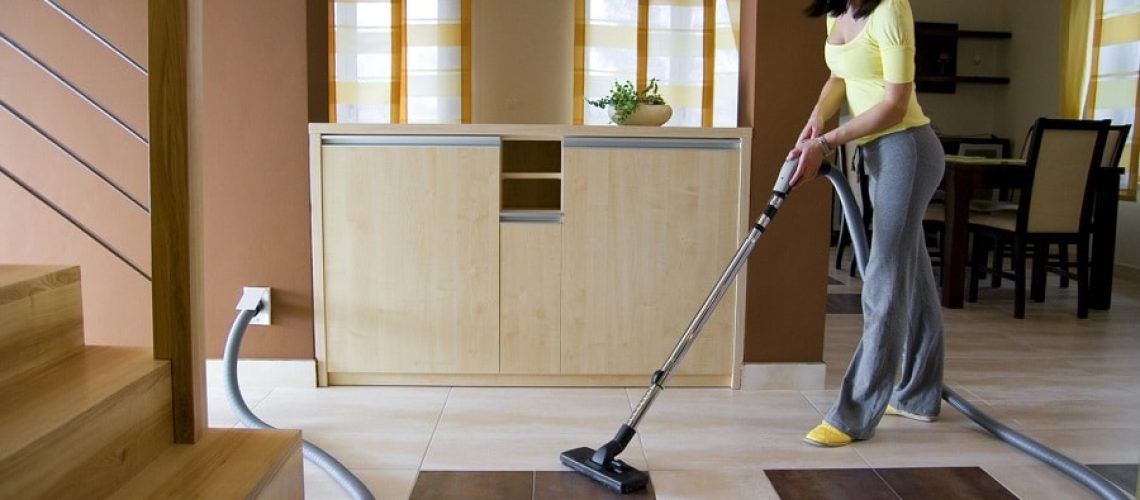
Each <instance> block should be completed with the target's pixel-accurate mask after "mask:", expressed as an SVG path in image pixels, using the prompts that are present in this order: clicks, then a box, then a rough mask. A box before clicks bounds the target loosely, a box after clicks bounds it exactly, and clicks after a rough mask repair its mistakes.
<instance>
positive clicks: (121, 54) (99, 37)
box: [44, 0, 147, 76]
mask: <svg viewBox="0 0 1140 500" xmlns="http://www.w3.org/2000/svg"><path fill="white" fill-rule="evenodd" d="M44 3H46V4H48V5H49V6H51V8H53V9H55V11H56V12H59V14H60V15H61V16H63V17H65V18H67V20H68V21H71V23H72V24H74V25H76V26H77V27H79V29H81V30H83V32H84V33H87V34H88V35H90V36H91V38H94V39H96V40H98V41H99V43H101V44H102V45H103V46H104V47H107V49H108V50H110V51H111V52H114V53H115V55H117V56H119V58H121V59H122V60H124V61H126V62H127V63H128V64H130V65H131V66H134V68H135V69H137V70H138V71H139V73H142V74H143V75H144V76H145V75H146V74H147V71H146V68H144V67H143V66H142V65H141V64H139V63H138V62H137V61H135V60H134V59H132V58H131V56H129V55H127V53H126V52H123V50H122V49H120V48H119V47H117V46H115V44H113V43H111V41H110V40H108V39H107V37H105V36H103V35H100V34H99V33H98V32H96V31H95V30H93V29H91V27H90V26H88V25H87V23H85V22H83V20H82V19H79V18H78V17H76V16H75V14H72V13H71V12H70V11H68V10H67V9H65V8H64V7H63V6H62V5H60V4H59V3H57V2H56V1H55V0H44Z"/></svg>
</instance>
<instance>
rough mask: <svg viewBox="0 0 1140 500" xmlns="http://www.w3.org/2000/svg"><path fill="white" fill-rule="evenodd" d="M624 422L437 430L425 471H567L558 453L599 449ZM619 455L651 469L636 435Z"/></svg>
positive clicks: (425, 457)
mask: <svg viewBox="0 0 1140 500" xmlns="http://www.w3.org/2000/svg"><path fill="white" fill-rule="evenodd" d="M621 423H622V422H617V423H614V424H613V428H612V429H609V430H608V431H605V432H577V433H551V432H546V433H536V432H520V433H514V434H484V433H480V432H478V431H477V430H471V431H466V430H449V431H438V432H436V434H435V436H433V437H432V442H431V445H430V446H429V447H428V450H427V454H426V455H425V456H424V461H423V465H422V466H421V467H420V468H421V469H422V470H466V471H483V470H492V471H515V470H518V471H532V470H533V471H568V470H570V469H569V468H567V467H565V466H563V465H562V462H561V461H560V460H559V455H560V454H561V453H562V452H564V451H567V450H571V449H574V448H581V447H583V446H584V447H588V448H594V449H596V448H597V447H598V446H600V445H602V444H604V443H606V442H608V441H609V440H610V439H611V438H612V437H613V434H614V432H616V431H617V428H618V426H619V425H621ZM618 458H619V459H621V460H622V461H624V462H626V463H628V464H629V465H631V466H633V467H635V468H637V469H640V470H643V471H644V470H649V469H650V468H649V466H648V464H647V463H646V461H645V452H644V450H643V448H642V445H641V441H640V440H638V439H637V438H634V440H633V441H631V442H630V443H629V446H628V447H626V449H625V451H623V452H622V453H621V454H620V455H618Z"/></svg>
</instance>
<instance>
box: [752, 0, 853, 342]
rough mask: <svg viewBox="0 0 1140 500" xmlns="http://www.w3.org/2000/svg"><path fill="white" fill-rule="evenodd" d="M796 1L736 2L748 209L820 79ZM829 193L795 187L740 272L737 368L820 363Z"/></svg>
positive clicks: (816, 49)
mask: <svg viewBox="0 0 1140 500" xmlns="http://www.w3.org/2000/svg"><path fill="white" fill-rule="evenodd" d="M803 4H804V2H767V1H759V0H745V1H743V2H741V19H742V23H741V35H740V37H741V44H740V45H741V55H740V79H741V97H740V123H741V125H742V126H750V127H752V128H753V134H752V141H753V142H752V183H751V192H752V203H751V206H752V210H751V215H752V217H753V218H755V217H757V216H759V214H760V211H761V210H763V208H764V207H765V206H766V204H767V202H768V198H769V197H770V196H771V192H772V183H773V182H774V181H775V178H776V173H777V172H778V171H779V169H780V166H781V164H782V163H783V160H784V158H785V157H786V155H787V153H788V151H789V150H790V149H791V147H792V144H793V143H794V142H795V140H796V137H797V136H798V135H799V133H800V130H802V129H803V126H804V122H805V120H806V119H807V116H808V114H809V113H810V112H811V109H812V106H814V105H815V101H816V99H817V98H818V97H819V89H820V87H821V86H822V85H823V82H824V81H825V80H826V79H827V75H828V72H827V69H826V67H825V66H824V63H823V48H822V44H823V41H824V27H823V21H822V20H819V19H809V18H805V17H804V16H803V14H802V13H801V9H802V8H803V6H804V5H803ZM830 216H831V187H830V186H829V185H828V183H827V181H826V180H823V179H820V180H816V181H815V182H812V183H811V184H808V185H806V186H803V187H801V188H797V189H796V190H795V191H794V192H793V193H792V194H791V195H790V196H789V197H788V199H787V201H786V202H785V204H784V206H783V208H781V209H780V213H779V215H778V216H777V217H776V219H775V220H774V221H773V222H772V225H771V226H770V228H769V230H768V232H766V233H765V234H764V237H763V239H762V240H761V242H760V243H759V245H758V246H757V248H756V250H755V255H754V256H753V257H752V259H751V261H750V262H749V263H748V306H747V307H748V310H747V314H746V321H747V334H746V337H745V342H744V361H745V362H753V363H760V362H765V363H774V362H819V361H822V360H823V328H824V318H825V307H826V300H827V269H828V267H827V266H828V262H827V252H828V242H829V241H828V240H829V231H830V226H829V225H828V224H829V220H830Z"/></svg>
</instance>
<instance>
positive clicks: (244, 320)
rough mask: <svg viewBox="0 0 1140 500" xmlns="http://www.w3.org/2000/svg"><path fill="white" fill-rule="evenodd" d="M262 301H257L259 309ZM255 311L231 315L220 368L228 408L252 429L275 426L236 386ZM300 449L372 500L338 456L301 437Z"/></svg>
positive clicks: (355, 493)
mask: <svg viewBox="0 0 1140 500" xmlns="http://www.w3.org/2000/svg"><path fill="white" fill-rule="evenodd" d="M260 308H261V304H258V309H260ZM256 314H257V310H254V309H242V310H240V311H239V312H238V315H237V318H235V319H234V324H233V326H231V327H230V335H229V337H227V338H226V348H225V351H224V352H223V353H222V372H223V376H224V378H225V385H226V398H227V399H228V400H229V403H230V409H231V410H233V412H234V415H237V418H238V420H240V421H241V423H242V425H245V426H246V427H249V428H255V429H274V428H275V427H273V426H271V425H269V424H267V423H265V422H264V421H262V420H261V419H260V418H257V415H254V414H253V411H251V410H250V409H249V406H248V405H246V404H245V399H244V398H243V397H242V395H241V389H240V388H239V387H238V376H237V361H238V353H239V352H240V351H241V341H242V337H244V336H245V329H246V327H247V326H249V320H251V319H253V317H254V316H255V315H256ZM301 453H302V454H303V455H304V457H305V459H306V460H308V461H310V462H312V463H314V464H316V465H317V466H318V467H320V468H321V469H324V471H325V472H327V473H328V474H329V475H330V476H332V477H333V479H334V480H336V482H337V483H339V484H340V486H341V487H342V488H344V490H345V491H346V492H347V493H348V494H349V495H351V496H352V498H354V499H356V500H374V497H373V496H372V492H370V491H368V487H367V486H364V483H362V482H361V481H360V479H359V478H357V477H356V476H355V475H353V474H352V472H350V471H349V470H348V468H346V467H345V466H344V464H341V463H340V462H339V461H337V459H335V458H333V457H332V455H329V454H328V453H326V452H325V450H322V449H320V448H319V447H318V446H316V445H314V444H312V443H310V442H308V441H303V442H302V445H301Z"/></svg>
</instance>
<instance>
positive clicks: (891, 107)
mask: <svg viewBox="0 0 1140 500" xmlns="http://www.w3.org/2000/svg"><path fill="white" fill-rule="evenodd" d="M886 85H887V92H886V96H884V97H883V100H882V101H880V102H879V103H878V104H876V105H874V106H872V107H871V109H868V110H867V111H866V112H865V113H863V114H861V115H859V116H857V117H855V118H853V119H851V120H850V121H848V122H847V123H845V124H843V126H841V127H838V128H836V129H835V130H832V131H830V132H828V133H826V134H823V138H824V139H826V140H827V143H828V144H831V145H832V146H833V147H834V146H835V145H837V144H845V143H847V142H850V141H852V140H854V139H858V138H860V137H865V136H868V135H871V134H874V133H876V132H881V131H883V130H886V129H888V128H891V127H893V126H895V125H897V124H898V123H899V122H901V121H902V119H903V117H904V116H906V110H907V103H909V102H910V93H911V92H912V90H911V89H912V88H913V87H914V85H913V84H911V83H909V82H908V83H887V84H886Z"/></svg>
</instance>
